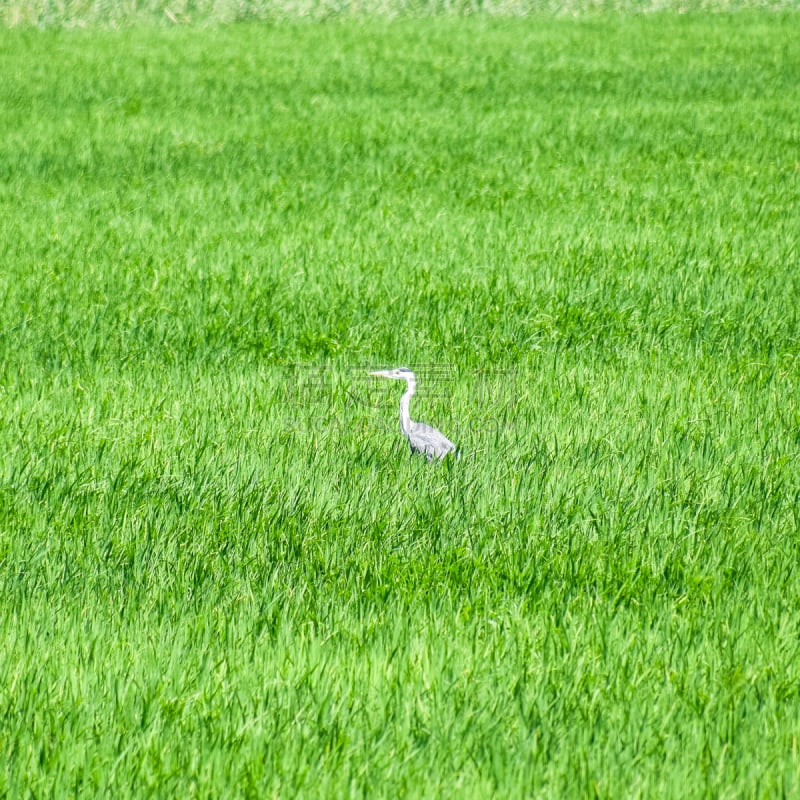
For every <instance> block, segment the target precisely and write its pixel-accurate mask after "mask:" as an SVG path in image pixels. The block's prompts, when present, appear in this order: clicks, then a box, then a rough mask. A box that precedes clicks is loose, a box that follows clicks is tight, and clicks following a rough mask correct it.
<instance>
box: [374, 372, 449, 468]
mask: <svg viewBox="0 0 800 800" xmlns="http://www.w3.org/2000/svg"><path fill="white" fill-rule="evenodd" d="M370 375H372V376H374V377H376V378H392V379H394V380H402V381H405V382H406V390H405V392H404V393H403V396H402V397H401V398H400V431H401V432H402V434H403V436H405V437H406V439H407V440H408V444H409V446H410V447H411V452H412V453H420V454H421V455H424V456H425V457H426V458H427V459H428V461H433V459H434V458H444V457H445V456H446V455H447V454H448V453H455V451H456V446H455V445H454V444H453V443H452V442H451V441H450V440H449V439H448V438H447V437H446V436H445V435H444V434H443V433H442V432H441V431H437V430H436V428H432V427H431V426H430V425H426V424H425V423H424V422H415V421H414V420H413V419H411V414H410V413H409V410H408V404H409V403H410V402H411V398H412V397H413V396H414V392H416V391H417V379H416V377H415V376H414V373H413V372H412V371H411V370H410V369H408V367H399V368H397V369H387V370H383V371H380V372H370Z"/></svg>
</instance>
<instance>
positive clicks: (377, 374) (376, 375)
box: [370, 370, 389, 378]
mask: <svg viewBox="0 0 800 800" xmlns="http://www.w3.org/2000/svg"><path fill="white" fill-rule="evenodd" d="M370 375H372V377H373V378H388V377H389V375H388V373H387V372H385V371H384V372H381V371H380V370H379V371H378V372H370Z"/></svg>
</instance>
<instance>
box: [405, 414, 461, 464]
mask: <svg viewBox="0 0 800 800" xmlns="http://www.w3.org/2000/svg"><path fill="white" fill-rule="evenodd" d="M408 441H409V444H410V445H411V449H412V450H414V451H415V452H417V453H422V454H423V455H426V456H427V457H428V458H442V457H443V456H446V455H447V454H448V453H452V452H453V451H454V450H455V449H456V446H455V445H454V444H453V443H452V442H451V441H450V440H449V439H448V438H447V437H446V436H445V435H444V434H443V433H442V432H441V431H437V430H436V428H433V427H431V426H430V425H426V424H425V423H424V422H416V423H414V428H413V429H412V431H411V432H410V433H409V435H408Z"/></svg>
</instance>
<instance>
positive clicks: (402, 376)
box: [370, 367, 414, 381]
mask: <svg viewBox="0 0 800 800" xmlns="http://www.w3.org/2000/svg"><path fill="white" fill-rule="evenodd" d="M370 375H372V377H374V378H394V379H395V380H399V381H407V380H411V379H413V377H414V373H413V372H412V371H411V370H410V369H409V368H408V367H398V368H397V369H384V370H379V371H378V372H370Z"/></svg>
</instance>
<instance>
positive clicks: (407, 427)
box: [400, 378, 417, 436]
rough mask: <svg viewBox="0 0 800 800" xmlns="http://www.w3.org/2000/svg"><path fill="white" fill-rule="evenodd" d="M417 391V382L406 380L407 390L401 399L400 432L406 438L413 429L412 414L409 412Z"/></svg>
mask: <svg viewBox="0 0 800 800" xmlns="http://www.w3.org/2000/svg"><path fill="white" fill-rule="evenodd" d="M416 391H417V383H416V381H415V380H413V379H408V378H406V390H405V392H404V394H403V396H402V397H401V398H400V430H401V431H402V432H403V433H404V434H405V435H406V436H408V434H409V433H411V427H412V425H413V423H412V422H411V414H410V413H409V411H408V404H409V403H410V402H411V398H412V397H413V396H414V392H416Z"/></svg>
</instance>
